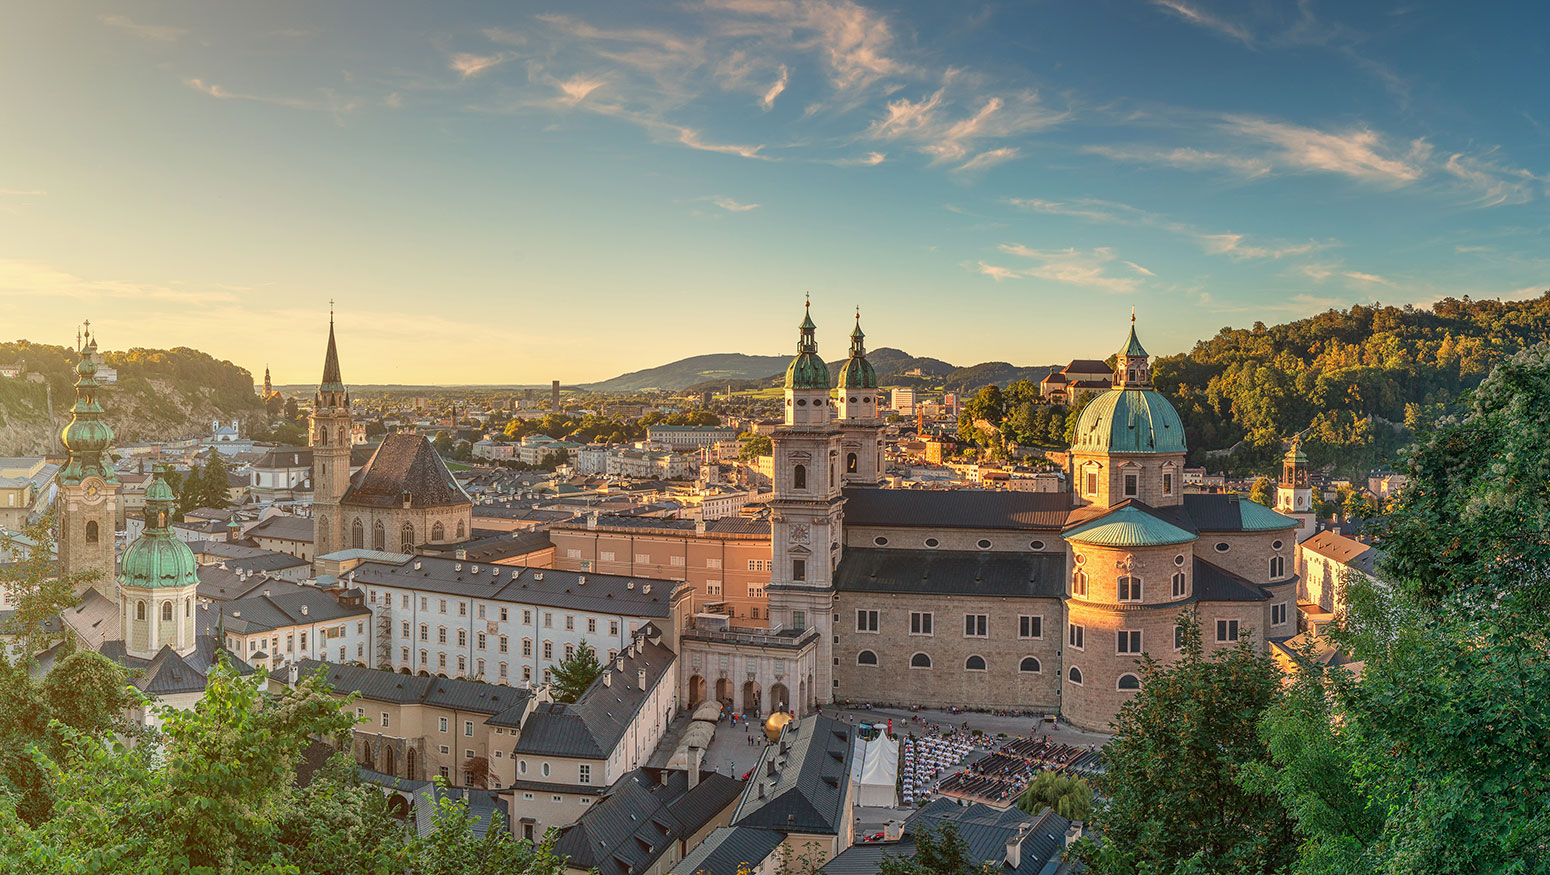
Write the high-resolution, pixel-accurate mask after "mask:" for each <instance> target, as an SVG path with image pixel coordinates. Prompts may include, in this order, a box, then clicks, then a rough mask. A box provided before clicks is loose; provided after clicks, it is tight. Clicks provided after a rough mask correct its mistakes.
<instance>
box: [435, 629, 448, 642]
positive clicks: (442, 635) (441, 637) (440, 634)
mask: <svg viewBox="0 0 1550 875" xmlns="http://www.w3.org/2000/svg"><path fill="white" fill-rule="evenodd" d="M436 643H437V644H446V643H447V627H445V626H440V627H437V629H436Z"/></svg>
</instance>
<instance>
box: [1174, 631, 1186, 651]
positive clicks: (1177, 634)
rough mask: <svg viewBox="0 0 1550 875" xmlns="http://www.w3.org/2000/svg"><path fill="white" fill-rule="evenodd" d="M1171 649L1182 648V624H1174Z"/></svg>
mask: <svg viewBox="0 0 1550 875" xmlns="http://www.w3.org/2000/svg"><path fill="white" fill-rule="evenodd" d="M1173 649H1174V650H1183V649H1184V627H1183V626H1174V627H1173Z"/></svg>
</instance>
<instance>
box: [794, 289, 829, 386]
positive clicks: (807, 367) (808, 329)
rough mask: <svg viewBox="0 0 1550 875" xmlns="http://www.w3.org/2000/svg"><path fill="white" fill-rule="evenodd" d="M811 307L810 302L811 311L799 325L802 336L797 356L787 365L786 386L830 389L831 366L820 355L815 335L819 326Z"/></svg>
mask: <svg viewBox="0 0 1550 875" xmlns="http://www.w3.org/2000/svg"><path fill="white" fill-rule="evenodd" d="M811 309H812V305H811V304H809V305H808V310H809V312H807V313H805V314H803V316H802V324H801V325H799V326H797V329H798V330H799V331H801V336H800V338H799V339H798V340H797V355H796V358H794V359H792V360H791V364H790V365H789V366H787V367H786V388H787V389H823V390H824V391H828V389H829V366H828V365H827V364H825V363H824V360H823V359H822V358H821V357H819V355H818V341H817V340H816V339H814V337H813V332H814V331H815V330H817V328H818V326H816V325H814V324H813V315H812V313H811V312H810V311H811Z"/></svg>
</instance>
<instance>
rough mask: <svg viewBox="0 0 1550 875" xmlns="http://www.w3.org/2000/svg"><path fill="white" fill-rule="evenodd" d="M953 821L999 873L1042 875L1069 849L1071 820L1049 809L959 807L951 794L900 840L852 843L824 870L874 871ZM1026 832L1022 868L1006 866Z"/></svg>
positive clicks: (974, 852)
mask: <svg viewBox="0 0 1550 875" xmlns="http://www.w3.org/2000/svg"><path fill="white" fill-rule="evenodd" d="M949 821H950V822H952V824H953V826H954V827H955V828H956V829H957V830H958V835H959V837H960V838H962V839H963V842H964V844H965V845H967V846H968V849H969V860H970V861H971V863H986V862H988V863H990V864H992V865H993V866H995V869H996V871H997V872H1000V873H1006V875H1037V873H1039V872H1042V871H1043V870H1044V868H1045V867H1046V866H1047V865H1048V864H1049V863H1050V861H1051V860H1053V859H1058V857H1059V855H1060V853H1061V852H1062V851H1064V850H1065V833H1066V829H1067V827H1069V826H1070V825H1071V822H1070V821H1068V820H1066V819H1065V818H1064V817H1061V816H1059V815H1057V814H1055V813H1054V812H1053V811H1050V810H1049V809H1048V808H1046V809H1044V811H1043V812H1041V813H1040V814H1039V815H1038V816H1033V815H1030V814H1026V813H1024V812H1022V811H1020V810H1018V809H1017V808H1008V809H1006V810H1005V811H1003V810H1001V809H998V808H994V807H992V806H989V805H982V804H980V803H978V802H976V803H973V804H971V805H968V806H960V805H958V804H957V803H956V802H953V801H951V800H948V799H937V800H936V801H934V802H932V803H931V804H929V805H926V806H924V807H923V808H921V809H919V810H918V811H916V812H915V813H914V814H912V815H910V818H909V820H907V821H905V823H904V835H903V837H902V838H901V839H900V840H899V841H897V842H878V843H875V844H873V843H867V844H857V845H852V846H851V847H849V848H847V849H846V850H845V851H843V852H841V853H840V855H839V856H837V857H835V858H834V859H833V860H830V861H829V862H828V864H826V865H825V866H824V867H823V868H822V869H820V870H818V871H819V872H821V873H823V875H873V873H875V872H877V870H878V867H879V866H880V865H881V864H882V861H883V858H884V857H908V856H911V855H913V854H914V853H915V844H916V843H915V836H916V835H917V834H918V833H919V832H920V831H921V830H924V829H931V830H936V829H940V828H941V825H942V824H943V823H944V822H949ZM1024 828H1026V830H1027V833H1026V835H1025V837H1024V838H1023V840H1022V848H1021V854H1020V855H1019V857H1020V859H1019V861H1018V865H1017V867H1016V868H1015V869H1014V868H1011V867H1009V866H1007V865H1006V845H1007V841H1008V840H1010V839H1013V838H1015V837H1016V836H1017V835H1018V831H1019V830H1020V829H1024Z"/></svg>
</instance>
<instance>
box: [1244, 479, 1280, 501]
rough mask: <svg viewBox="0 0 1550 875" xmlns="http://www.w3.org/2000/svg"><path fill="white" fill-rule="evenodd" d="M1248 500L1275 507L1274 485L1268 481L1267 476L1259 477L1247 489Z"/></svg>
mask: <svg viewBox="0 0 1550 875" xmlns="http://www.w3.org/2000/svg"><path fill="white" fill-rule="evenodd" d="M1249 501H1252V502H1254V503H1255V504H1263V505H1264V506H1265V507H1275V505H1276V487H1275V484H1274V483H1271V482H1270V478H1269V477H1259V478H1257V479H1256V480H1255V481H1254V485H1253V487H1251V488H1250V489H1249Z"/></svg>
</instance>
